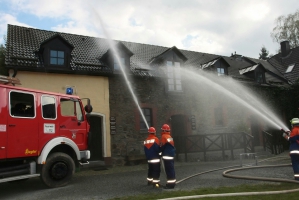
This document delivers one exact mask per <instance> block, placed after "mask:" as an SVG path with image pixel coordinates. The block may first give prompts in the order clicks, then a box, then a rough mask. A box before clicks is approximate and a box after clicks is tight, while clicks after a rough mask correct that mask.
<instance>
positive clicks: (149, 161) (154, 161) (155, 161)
mask: <svg viewBox="0 0 299 200" xmlns="http://www.w3.org/2000/svg"><path fill="white" fill-rule="evenodd" d="M147 162H148V163H158V162H160V159H153V160H148V161H147Z"/></svg>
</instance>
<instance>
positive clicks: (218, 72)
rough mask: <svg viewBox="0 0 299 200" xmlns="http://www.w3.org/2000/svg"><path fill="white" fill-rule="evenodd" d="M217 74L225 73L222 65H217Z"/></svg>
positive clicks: (222, 74)
mask: <svg viewBox="0 0 299 200" xmlns="http://www.w3.org/2000/svg"><path fill="white" fill-rule="evenodd" d="M217 74H218V76H224V75H225V69H224V67H217Z"/></svg>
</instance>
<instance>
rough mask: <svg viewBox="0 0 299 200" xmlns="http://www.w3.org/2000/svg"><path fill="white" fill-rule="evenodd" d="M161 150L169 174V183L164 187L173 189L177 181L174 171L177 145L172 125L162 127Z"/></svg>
mask: <svg viewBox="0 0 299 200" xmlns="http://www.w3.org/2000/svg"><path fill="white" fill-rule="evenodd" d="M161 130H162V133H161V151H162V160H163V163H164V167H165V172H166V176H167V183H166V186H165V187H164V189H173V188H174V186H175V183H176V179H175V171H174V156H175V147H174V141H173V138H172V137H171V135H170V127H169V125H168V124H164V125H163V126H162V128H161Z"/></svg>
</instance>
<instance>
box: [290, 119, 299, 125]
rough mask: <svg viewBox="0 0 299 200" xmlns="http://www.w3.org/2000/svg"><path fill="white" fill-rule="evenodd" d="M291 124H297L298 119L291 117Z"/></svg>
mask: <svg viewBox="0 0 299 200" xmlns="http://www.w3.org/2000/svg"><path fill="white" fill-rule="evenodd" d="M290 122H291V125H295V124H296V125H299V119H298V118H293V119H292V120H291V121H290Z"/></svg>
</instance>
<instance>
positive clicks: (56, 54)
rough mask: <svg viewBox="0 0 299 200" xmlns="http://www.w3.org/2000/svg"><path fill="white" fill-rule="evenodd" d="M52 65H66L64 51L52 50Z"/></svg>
mask: <svg viewBox="0 0 299 200" xmlns="http://www.w3.org/2000/svg"><path fill="white" fill-rule="evenodd" d="M50 65H64V51H56V50H50Z"/></svg>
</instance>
